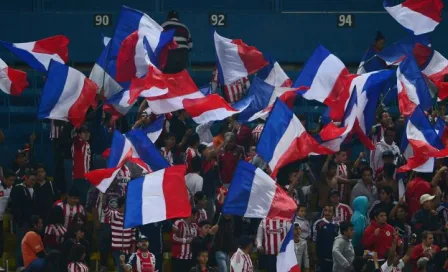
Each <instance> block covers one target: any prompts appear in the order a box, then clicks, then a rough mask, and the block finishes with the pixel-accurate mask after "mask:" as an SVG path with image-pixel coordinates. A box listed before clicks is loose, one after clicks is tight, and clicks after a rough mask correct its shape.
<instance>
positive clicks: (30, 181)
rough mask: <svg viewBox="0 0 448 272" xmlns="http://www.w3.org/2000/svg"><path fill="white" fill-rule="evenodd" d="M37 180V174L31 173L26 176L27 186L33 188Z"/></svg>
mask: <svg viewBox="0 0 448 272" xmlns="http://www.w3.org/2000/svg"><path fill="white" fill-rule="evenodd" d="M35 182H36V176H35V175H30V176H28V177H25V182H24V184H25V186H26V187H28V188H31V187H33V186H34V183H35Z"/></svg>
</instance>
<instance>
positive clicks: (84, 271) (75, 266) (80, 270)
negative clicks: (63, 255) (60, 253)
mask: <svg viewBox="0 0 448 272" xmlns="http://www.w3.org/2000/svg"><path fill="white" fill-rule="evenodd" d="M67 270H68V272H89V267H88V266H87V265H85V264H83V263H81V262H76V263H69V264H68V266H67Z"/></svg>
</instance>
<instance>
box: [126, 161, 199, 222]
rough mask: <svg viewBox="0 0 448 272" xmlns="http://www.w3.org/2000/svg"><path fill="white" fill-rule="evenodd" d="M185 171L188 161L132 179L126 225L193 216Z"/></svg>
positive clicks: (128, 194) (129, 188)
mask: <svg viewBox="0 0 448 272" xmlns="http://www.w3.org/2000/svg"><path fill="white" fill-rule="evenodd" d="M185 171H186V166H185V165H176V166H171V167H169V168H166V169H162V170H159V171H156V172H153V173H151V174H148V175H146V176H144V177H141V178H137V179H134V180H132V181H130V182H129V183H128V189H127V197H126V210H125V213H124V227H125V228H133V227H138V226H141V225H145V224H149V223H155V222H160V221H164V220H167V219H172V218H185V217H188V216H190V215H191V205H190V200H189V197H188V191H187V185H186V184H185ZM154 207H157V209H154Z"/></svg>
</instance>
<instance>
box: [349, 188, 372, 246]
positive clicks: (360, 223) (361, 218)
mask: <svg viewBox="0 0 448 272" xmlns="http://www.w3.org/2000/svg"><path fill="white" fill-rule="evenodd" d="M368 206H369V200H368V199H367V197H365V196H358V197H357V198H355V199H354V200H353V210H354V211H355V213H354V214H353V216H352V220H351V221H352V224H353V229H354V230H355V234H354V236H353V239H352V244H353V247H355V248H360V247H362V245H361V239H362V235H363V233H364V230H365V229H366V228H367V225H368V221H367V216H366V214H367V208H368Z"/></svg>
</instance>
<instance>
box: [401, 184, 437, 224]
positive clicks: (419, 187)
mask: <svg viewBox="0 0 448 272" xmlns="http://www.w3.org/2000/svg"><path fill="white" fill-rule="evenodd" d="M424 194H431V184H430V183H429V182H427V181H426V180H424V179H421V178H419V177H416V178H414V179H413V180H411V182H409V183H408V185H407V187H406V193H405V197H406V202H407V204H408V207H409V213H408V218H409V220H410V219H411V218H412V216H413V215H414V213H415V212H416V211H418V210H419V209H420V197H421V196H422V195H424Z"/></svg>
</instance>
